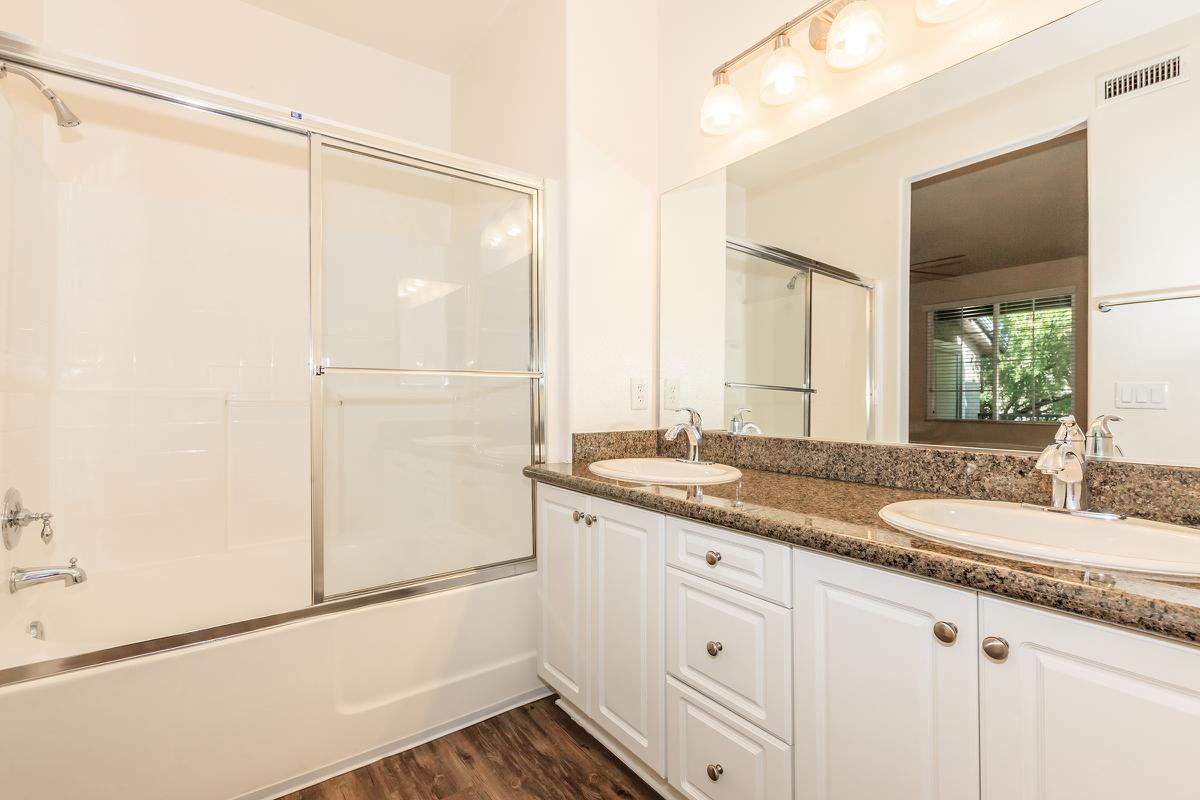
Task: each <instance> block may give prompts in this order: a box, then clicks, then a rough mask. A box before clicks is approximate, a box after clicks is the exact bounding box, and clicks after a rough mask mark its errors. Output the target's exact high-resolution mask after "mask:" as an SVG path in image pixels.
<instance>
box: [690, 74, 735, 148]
mask: <svg viewBox="0 0 1200 800" xmlns="http://www.w3.org/2000/svg"><path fill="white" fill-rule="evenodd" d="M744 110H745V109H744V107H743V105H742V94H741V92H739V91H738V90H737V89H736V88H734V87H733V86H731V85H730V83H729V74H728V73H726V72H721V73H718V74H717V77H716V79H715V82H714V84H713V87H712V88H711V89H709V90H708V94H706V95H704V104H703V105H702V106H700V130H702V131H704V132H705V133H712V134H722V133H729V132H730V131H731V130H733V129H734V128H736V127H737V124H738V123H739V122H740V121H741V119H742V113H743V111H744Z"/></svg>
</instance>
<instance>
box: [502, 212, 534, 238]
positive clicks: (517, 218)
mask: <svg viewBox="0 0 1200 800" xmlns="http://www.w3.org/2000/svg"><path fill="white" fill-rule="evenodd" d="M527 221H528V215H527V214H526V213H525V209H524V208H523V207H519V206H513V207H512V208H510V209H509V210H508V211H507V212H506V213H505V215H504V216H503V217H501V218H500V229H501V230H503V231H504V235H505V236H507V237H509V238H510V239H515V238H517V237H518V236H520V235H521V234H522V233H524V232H525V223H526V222H527Z"/></svg>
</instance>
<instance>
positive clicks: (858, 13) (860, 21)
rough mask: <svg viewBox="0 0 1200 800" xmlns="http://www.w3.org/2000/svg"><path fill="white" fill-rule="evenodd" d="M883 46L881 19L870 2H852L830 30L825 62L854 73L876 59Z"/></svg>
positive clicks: (864, 0)
mask: <svg viewBox="0 0 1200 800" xmlns="http://www.w3.org/2000/svg"><path fill="white" fill-rule="evenodd" d="M884 44H885V43H884V33H883V15H882V14H880V13H879V9H877V8H876V7H875V5H874V4H873V3H871V1H870V0H855V2H853V3H851V4H850V5H848V6H846V7H845V8H843V9H842V10H841V11H840V12H838V15H837V17H836V18H835V19H834V20H833V24H832V25H831V26H829V39H828V41H827V43H826V45H825V60H826V61H828V62H829V66H831V67H833V68H834V69H854V68H855V67H861V66H863V65H864V64H870V63H871V62H872V61H874V60H875V59H877V58H879V56H880V55H881V54H882V53H883V48H884Z"/></svg>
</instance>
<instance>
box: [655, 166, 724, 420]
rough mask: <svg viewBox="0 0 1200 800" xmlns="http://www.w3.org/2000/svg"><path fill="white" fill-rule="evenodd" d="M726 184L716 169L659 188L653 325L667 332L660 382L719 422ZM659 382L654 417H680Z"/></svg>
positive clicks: (686, 403)
mask: <svg viewBox="0 0 1200 800" xmlns="http://www.w3.org/2000/svg"><path fill="white" fill-rule="evenodd" d="M726 189H727V184H726V182H725V171H724V170H717V171H716V172H714V173H712V174H711V175H705V176H704V177H702V178H697V179H696V180H694V181H692V182H691V183H689V184H687V185H686V186H681V187H679V188H678V189H676V190H675V191H673V192H668V193H667V194H664V195H663V196H662V199H661V202H660V205H659V214H660V215H661V217H660V220H661V226H662V240H661V245H660V247H661V249H660V251H659V259H660V266H659V268H660V270H661V287H662V288H663V289H664V291H663V293H662V302H661V303H660V305H659V315H660V316H659V326H660V327H661V329H662V330H664V331H670V333H671V335H670V336H669V337H664V338H663V340H662V342H661V347H660V352H659V364H660V369H661V379H662V381H661V382H662V383H663V384H664V385H665V383H666V382H668V381H673V382H676V383H678V385H679V403H678V405H679V406H687V407H690V408H694V409H696V410H697V411H699V412H700V414H701V416H702V417H703V418H704V424H705V427H708V428H721V427H724V423H723V422H722V421H721V418H722V417H723V416H724V415H725V386H724V383H725V227H726V204H727V193H726ZM659 389H660V393H659V401H660V410H659V415H660V416H659V419H660V420H661V421H662V424H663V425H664V426H665V425H673V424H674V423H676V422H681V421H684V419H683V417H682V416H681V415H679V414H678V413H677V412H676V411H675V409H674V408H669V407H668V406H667V403H666V400H667V393H666V391H665V389H664V388H663V386H660V387H659ZM672 405H675V404H672Z"/></svg>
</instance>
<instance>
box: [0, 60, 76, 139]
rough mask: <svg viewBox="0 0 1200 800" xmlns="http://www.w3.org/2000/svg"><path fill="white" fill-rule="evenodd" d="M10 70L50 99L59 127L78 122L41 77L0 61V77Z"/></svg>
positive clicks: (69, 125)
mask: <svg viewBox="0 0 1200 800" xmlns="http://www.w3.org/2000/svg"><path fill="white" fill-rule="evenodd" d="M10 72H12V73H14V74H16V75H20V76H21V77H22V78H27V79H28V80H29V82H30V83H32V84H33V85H34V86H36V87H37V88H38V91H39V92H41V93H42V94H43V95H45V97H46V99H47V100H49V101H50V105H51V106H53V108H54V116H56V117H58V125H59V127H61V128H74V127H75V126H76V125H78V124H79V117H77V116H75V115H74V114H73V113H71V109H69V108H67V104H66V103H64V102H63V101H62V98H61V97H59V96H58V95H56V94H55V93H54V90H53V89H51V88H50V87H49V86H47V85H46V84H44V83H42V79H41V78H39V77H38V76H37V75H34V74H33V73H32V72H30V71H29V70H27V69H25V68H23V67H18V66H15V65H13V64H8V63H6V62H4V61H0V78H7V77H8V73H10Z"/></svg>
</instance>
